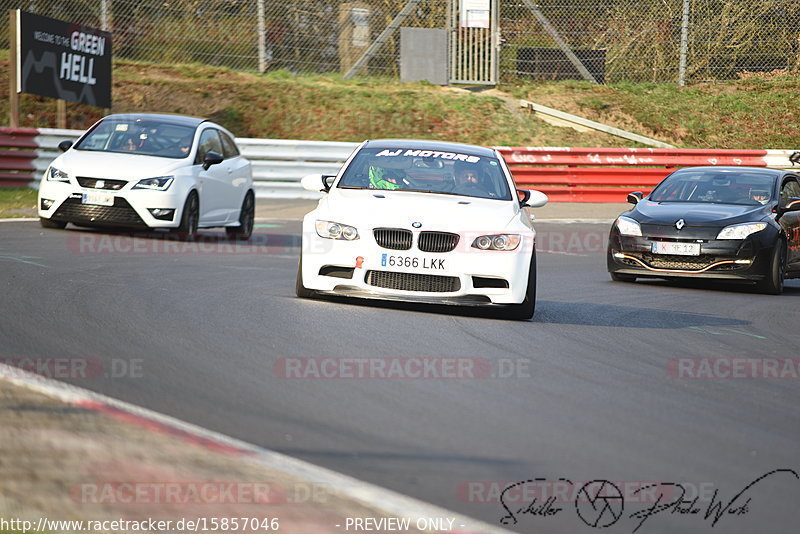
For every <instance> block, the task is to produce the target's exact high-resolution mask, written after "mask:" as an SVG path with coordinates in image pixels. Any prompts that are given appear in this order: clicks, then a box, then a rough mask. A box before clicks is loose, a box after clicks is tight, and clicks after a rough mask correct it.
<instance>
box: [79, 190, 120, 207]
mask: <svg viewBox="0 0 800 534" xmlns="http://www.w3.org/2000/svg"><path fill="white" fill-rule="evenodd" d="M81 203H82V204H94V205H97V206H113V205H114V195H111V194H109V193H101V192H99V191H92V192H91V193H84V194H83V198H81Z"/></svg>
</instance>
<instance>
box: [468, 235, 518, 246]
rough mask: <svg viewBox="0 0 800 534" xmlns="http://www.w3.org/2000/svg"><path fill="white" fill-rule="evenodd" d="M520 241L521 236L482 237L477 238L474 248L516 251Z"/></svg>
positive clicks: (473, 243) (473, 244)
mask: <svg viewBox="0 0 800 534" xmlns="http://www.w3.org/2000/svg"><path fill="white" fill-rule="evenodd" d="M520 241H521V237H520V235H519V234H498V235H482V236H479V237H476V238H475V241H473V242H472V247H473V248H477V249H480V250H514V249H515V248H517V247H518V246H519V242H520Z"/></svg>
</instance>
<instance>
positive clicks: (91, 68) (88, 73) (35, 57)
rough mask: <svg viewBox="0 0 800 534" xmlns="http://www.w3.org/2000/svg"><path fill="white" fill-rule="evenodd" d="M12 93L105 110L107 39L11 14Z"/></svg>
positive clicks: (108, 69) (67, 25)
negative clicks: (16, 72) (14, 86)
mask: <svg viewBox="0 0 800 534" xmlns="http://www.w3.org/2000/svg"><path fill="white" fill-rule="evenodd" d="M17 43H18V46H17V54H18V55H17V66H18V67H17V68H18V69H19V76H18V78H17V79H18V82H17V91H18V92H20V93H30V94H34V95H40V96H48V97H51V98H60V99H62V100H68V101H70V102H77V103H79V104H89V105H90V106H98V107H101V108H110V107H111V34H110V33H108V32H104V31H101V30H98V29H96V28H90V27H89V26H83V25H81V24H74V23H71V22H65V21H61V20H57V19H51V18H49V17H42V16H40V15H34V14H32V13H26V12H24V11H19V10H18V11H17Z"/></svg>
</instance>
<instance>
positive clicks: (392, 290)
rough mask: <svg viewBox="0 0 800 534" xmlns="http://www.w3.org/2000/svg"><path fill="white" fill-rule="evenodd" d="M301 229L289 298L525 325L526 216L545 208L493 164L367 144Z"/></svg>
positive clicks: (531, 265)
mask: <svg viewBox="0 0 800 534" xmlns="http://www.w3.org/2000/svg"><path fill="white" fill-rule="evenodd" d="M303 187H304V188H306V189H308V190H310V191H323V192H324V193H325V195H324V197H323V198H322V199H321V200H320V202H319V205H318V207H317V208H316V209H315V210H314V211H312V212H311V213H309V214H308V215H306V216H305V218H304V219H303V244H302V249H301V254H300V262H299V266H298V272H297V283H296V292H297V296H299V297H304V298H310V297H314V296H317V295H325V294H336V295H345V296H354V297H362V298H376V299H388V300H403V301H411V302H422V303H438V304H457V305H478V306H481V305H484V306H493V307H495V308H496V309H497V311H498V315H500V316H503V317H510V318H516V319H529V318H530V317H532V316H533V313H534V309H535V300H536V251H535V246H534V238H535V230H534V228H533V225H532V224H531V221H530V217H529V215H528V213H527V212H526V211H525V209H524V208H525V207H539V206H543V205H545V204H546V203H547V196H546V195H544V194H543V193H541V192H538V191H526V190H517V189H515V185H514V181H513V179H512V177H511V173H510V172H509V170H508V167H507V166H506V163H505V161H504V160H503V158H502V156H501V155H500V153H499V152H497V151H496V150H493V149H489V148H483V147H478V146H471V145H462V144H455V143H441V142H434V141H405V140H381V141H368V142H365V143H363V144H362V145H361V146H360V147H359V148H358V149H357V150H356V151H355V152H354V153H353V154H352V155H351V156H350V158H349V159H348V160H347V161H346V162H345V164H344V166H343V167H342V169H341V170H340V171H339V173H338V174H337V175H336V176H323V175H318V174H317V175H310V176H306V177H305V178H303Z"/></svg>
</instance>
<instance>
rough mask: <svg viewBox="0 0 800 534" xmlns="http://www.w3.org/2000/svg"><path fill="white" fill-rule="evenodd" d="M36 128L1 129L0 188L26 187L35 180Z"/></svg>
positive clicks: (37, 131) (37, 133)
mask: <svg viewBox="0 0 800 534" xmlns="http://www.w3.org/2000/svg"><path fill="white" fill-rule="evenodd" d="M37 135H39V130H36V129H35V128H7V127H4V126H3V127H0V188H9V187H24V186H27V185H29V184H30V183H31V182H32V181H33V179H34V173H35V172H36V167H35V166H34V164H33V160H35V159H36V156H37V154H36V149H37V148H39V147H38V145H37V144H36V141H35V140H34V137H36V136H37Z"/></svg>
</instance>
